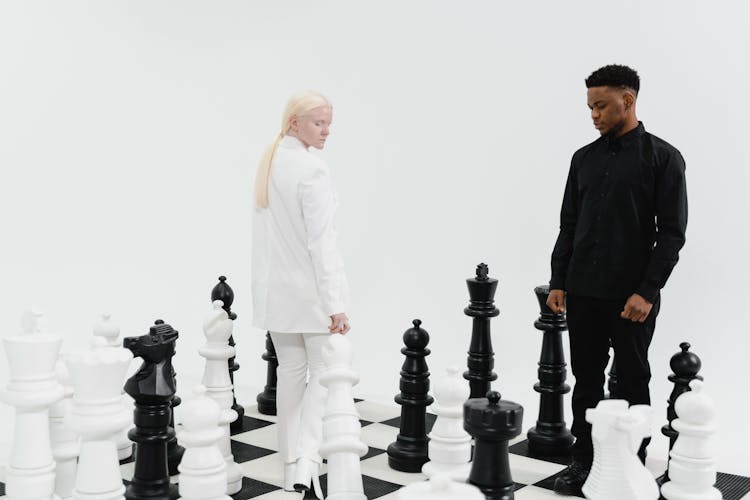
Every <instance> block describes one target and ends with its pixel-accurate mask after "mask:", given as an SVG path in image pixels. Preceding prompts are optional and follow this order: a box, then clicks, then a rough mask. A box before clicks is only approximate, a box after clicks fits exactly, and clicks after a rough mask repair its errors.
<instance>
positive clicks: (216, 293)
mask: <svg viewBox="0 0 750 500" xmlns="http://www.w3.org/2000/svg"><path fill="white" fill-rule="evenodd" d="M214 300H220V301H222V302H223V303H224V306H223V307H222V309H224V310H225V311H226V312H227V314H228V315H229V319H231V320H232V321H234V320H235V319H237V315H236V314H235V313H233V312H232V304H233V303H234V290H232V287H230V286H229V285H228V284H227V278H226V276H219V282H218V283H217V284H216V286H214V288H213V290H211V302H213V301H214ZM229 345H230V346H232V347H234V346H235V343H234V336H233V335H230V336H229ZM234 358H235V357H234V356H232V357H231V358H229V360H228V361H227V364H228V368H229V380H230V381H231V382H232V409H233V410H234V411H236V412H237V419H236V420H234V421H233V422H232V423H231V424H229V427H230V429H231V430H233V431H240V430H242V417H243V416H244V415H245V408H243V407H242V406H241V405H239V404H237V398H236V397H235V395H234V372H236V371H237V370H239V369H240V364H239V363H237V362H235V359H234Z"/></svg>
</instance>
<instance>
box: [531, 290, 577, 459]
mask: <svg viewBox="0 0 750 500" xmlns="http://www.w3.org/2000/svg"><path fill="white" fill-rule="evenodd" d="M534 293H535V294H536V298H537V301H538V302H539V308H540V309H541V313H540V315H539V319H537V320H536V321H535V322H534V327H535V328H536V329H537V330H540V331H542V332H543V337H542V351H541V354H540V356H539V369H538V370H537V374H538V376H539V382H537V383H536V384H534V390H535V391H536V392H538V393H539V418H538V419H537V421H536V426H534V427H532V428H531V429H529V431H528V432H527V434H526V435H527V437H528V439H529V452H531V453H532V454H534V455H542V456H560V455H567V454H569V453H570V447H571V446H572V445H573V435H572V434H571V433H570V430H569V429H568V428H567V427H566V426H565V411H564V409H563V400H564V399H563V397H564V395H565V394H567V393H568V392H570V386H569V385H568V384H566V383H565V379H566V375H567V370H566V369H565V367H566V363H565V353H564V352H563V342H562V332H564V331H565V330H567V329H568V324H567V322H566V320H565V314H560V313H555V312H552V309H550V308H549V306H548V305H547V298H548V297H549V286H547V285H544V286H538V287H536V288H534Z"/></svg>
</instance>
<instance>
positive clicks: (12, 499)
mask: <svg viewBox="0 0 750 500" xmlns="http://www.w3.org/2000/svg"><path fill="white" fill-rule="evenodd" d="M41 316H42V314H41V313H39V312H36V311H31V312H27V313H25V314H24V315H23V317H22V320H21V324H22V331H23V333H22V334H21V335H17V336H14V337H8V338H5V339H3V344H4V345H5V354H6V356H7V357H8V367H9V369H10V377H9V380H8V385H7V386H6V389H5V391H3V393H2V398H1V399H2V400H3V401H5V402H6V403H8V404H9V405H11V406H13V407H14V408H15V429H14V430H13V445H12V450H11V454H10V459H9V461H8V467H7V469H6V470H5V494H6V498H7V499H8V500H22V499H23V500H26V499H28V500H50V499H57V498H59V497H58V496H57V495H56V494H55V460H54V458H53V455H52V446H51V441H50V424H49V407H50V406H51V405H52V404H54V403H56V402H57V401H60V400H61V399H62V398H63V394H64V390H63V387H62V385H60V383H59V382H58V381H57V377H56V376H55V362H56V361H57V357H58V355H59V352H60V345H61V343H62V341H61V339H60V337H59V336H57V335H51V334H47V333H41V332H40V328H39V320H40V318H41Z"/></svg>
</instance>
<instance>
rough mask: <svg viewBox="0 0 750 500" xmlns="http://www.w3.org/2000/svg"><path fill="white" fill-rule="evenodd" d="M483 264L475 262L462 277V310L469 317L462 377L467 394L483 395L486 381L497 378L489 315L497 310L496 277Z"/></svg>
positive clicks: (473, 396) (491, 316)
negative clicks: (465, 293)
mask: <svg viewBox="0 0 750 500" xmlns="http://www.w3.org/2000/svg"><path fill="white" fill-rule="evenodd" d="M488 273H489V268H488V267H487V264H479V265H478V266H477V275H476V277H474V278H469V279H467V280H466V285H467V286H468V288H469V297H470V303H469V306H468V307H467V308H466V309H464V314H466V315H467V316H469V317H471V318H473V321H472V323H473V324H472V328H471V344H469V353H468V354H469V356H468V359H467V366H468V368H469V369H468V370H467V371H465V372H464V378H465V379H466V380H468V381H469V387H470V390H471V392H470V394H469V397H470V398H481V397H484V396H485V395H486V394H487V392H488V391H489V390H490V383H491V382H492V381H493V380H495V379H497V374H496V373H494V372H493V371H492V369H493V368H494V366H495V353H494V352H493V351H492V337H491V335H490V319H491V318H494V317H495V316H497V315H498V314H500V311H499V310H498V309H497V308H496V307H495V291H497V280H496V279H494V278H490V277H489V276H488Z"/></svg>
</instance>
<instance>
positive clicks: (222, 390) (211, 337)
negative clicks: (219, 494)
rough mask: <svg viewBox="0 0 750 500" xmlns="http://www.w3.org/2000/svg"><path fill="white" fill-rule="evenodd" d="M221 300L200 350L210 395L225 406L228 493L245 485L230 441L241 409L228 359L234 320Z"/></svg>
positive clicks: (221, 422) (222, 442) (221, 441)
mask: <svg viewBox="0 0 750 500" xmlns="http://www.w3.org/2000/svg"><path fill="white" fill-rule="evenodd" d="M222 306H223V303H222V301H220V300H215V301H214V302H213V309H212V310H211V312H210V313H209V314H208V315H207V316H206V318H205V319H204V320H203V334H204V335H205V336H206V344H205V345H204V346H203V347H201V348H200V349H199V350H198V352H199V353H200V355H201V356H203V357H204V358H206V368H205V371H204V372H203V382H202V383H203V385H204V386H205V387H206V396H207V397H209V398H211V399H213V400H214V401H216V403H218V405H219V408H221V416H220V419H219V425H220V427H221V429H222V430H223V434H222V436H221V438H220V439H219V444H218V447H219V451H220V452H221V454H222V456H223V457H224V461H225V462H226V464H227V491H226V492H227V494H229V495H233V494H235V493H237V492H238V491H240V489H242V471H241V470H240V467H239V465H237V464H236V463H235V462H234V456H232V447H231V441H230V433H229V424H231V423H232V422H234V421H235V420H236V419H237V412H236V411H234V410H233V409H232V402H233V397H232V381H231V380H230V378H229V365H228V360H229V358H231V357H232V356H234V352H235V351H234V347H231V346H229V345H228V342H229V336H230V335H232V326H233V323H234V322H233V321H232V320H231V319H229V315H228V314H227V312H226V311H225V310H224V309H222Z"/></svg>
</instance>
